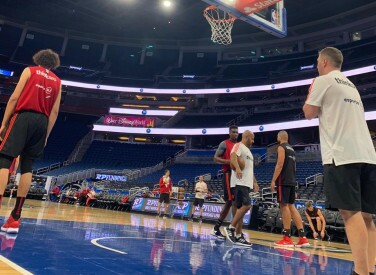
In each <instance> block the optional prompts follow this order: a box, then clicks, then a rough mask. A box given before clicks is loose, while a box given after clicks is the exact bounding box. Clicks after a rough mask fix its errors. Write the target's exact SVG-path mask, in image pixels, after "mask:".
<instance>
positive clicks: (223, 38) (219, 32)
mask: <svg viewBox="0 0 376 275" xmlns="http://www.w3.org/2000/svg"><path fill="white" fill-rule="evenodd" d="M204 17H205V18H206V20H207V21H208V22H209V24H210V27H211V31H212V35H211V40H212V41H213V42H214V43H218V44H221V45H229V44H231V43H232V38H231V30H232V26H233V25H234V22H235V20H236V18H235V17H234V16H232V15H231V14H229V13H227V12H225V11H222V10H220V9H218V8H217V7H215V6H209V7H207V8H206V9H205V10H204Z"/></svg>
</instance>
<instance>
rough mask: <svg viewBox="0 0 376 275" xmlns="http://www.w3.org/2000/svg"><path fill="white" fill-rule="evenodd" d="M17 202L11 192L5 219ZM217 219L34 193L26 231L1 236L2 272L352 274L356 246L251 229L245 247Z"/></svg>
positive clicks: (4, 209)
mask: <svg viewBox="0 0 376 275" xmlns="http://www.w3.org/2000/svg"><path fill="white" fill-rule="evenodd" d="M13 203H14V201H12V200H9V199H8V198H4V201H3V205H2V209H1V210H0V211H1V212H0V216H2V217H4V218H3V221H4V219H6V218H7V216H8V215H9V213H10V211H11V209H12V206H13ZM3 221H2V222H3ZM212 226H213V225H211V224H205V223H203V224H199V223H196V222H194V223H192V222H187V221H182V220H180V219H179V220H178V219H166V220H164V219H161V218H156V217H155V216H150V215H143V214H138V213H136V214H135V213H125V212H117V211H111V210H103V209H96V208H88V207H82V206H74V205H66V204H58V203H52V202H42V201H33V200H27V201H26V203H25V206H24V209H23V213H22V223H21V227H20V232H19V234H18V235H17V236H9V234H1V235H0V237H1V246H0V247H1V251H0V254H1V256H0V274H7V275H8V274H9V275H13V274H164V273H168V274H217V275H220V274H285V275H288V274H291V275H292V274H350V273H351V269H352V263H351V262H350V260H351V254H350V250H349V246H348V245H345V244H339V243H329V242H321V241H311V244H312V245H311V247H309V248H304V249H303V248H302V249H298V248H296V249H294V248H292V249H280V248H275V247H274V246H273V242H274V241H276V240H279V239H280V235H278V234H269V233H265V232H257V231H249V230H244V233H245V235H246V236H247V237H248V238H249V239H250V240H251V242H252V243H253V244H254V245H253V246H252V248H251V249H244V248H241V247H235V246H233V245H231V244H229V243H228V242H223V241H218V240H216V239H215V238H214V237H212V236H211V235H210V231H211V229H212ZM250 270H252V272H251V273H249V272H250ZM27 271H29V272H30V273H27Z"/></svg>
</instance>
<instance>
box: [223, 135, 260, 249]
mask: <svg viewBox="0 0 376 275" xmlns="http://www.w3.org/2000/svg"><path fill="white" fill-rule="evenodd" d="M254 139H255V135H254V134H253V133H252V132H251V131H248V130H246V131H245V132H244V133H243V135H242V140H241V142H239V143H236V144H235V145H234V148H232V151H231V157H230V161H231V164H232V165H233V166H234V168H235V173H231V187H233V188H235V191H234V197H235V205H236V207H237V211H236V214H235V216H234V218H233V219H232V221H231V224H230V225H229V226H228V227H227V228H226V234H227V239H228V240H230V241H231V242H232V243H234V244H238V245H243V246H251V245H252V244H251V243H249V242H248V241H247V240H246V239H245V238H244V236H243V234H242V227H243V218H244V215H245V214H246V213H247V212H248V210H249V209H251V203H250V198H249V193H250V192H251V189H254V191H255V192H258V189H259V187H258V184H257V181H256V178H255V176H254V172H253V155H252V153H251V150H250V149H249V148H250V147H251V146H252V144H253V143H254ZM238 157H239V158H242V159H243V160H244V169H243V170H241V169H240V166H239V163H238Z"/></svg>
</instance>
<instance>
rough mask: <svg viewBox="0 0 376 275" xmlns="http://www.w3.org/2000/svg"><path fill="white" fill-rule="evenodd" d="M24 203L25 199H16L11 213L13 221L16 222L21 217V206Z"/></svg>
mask: <svg viewBox="0 0 376 275" xmlns="http://www.w3.org/2000/svg"><path fill="white" fill-rule="evenodd" d="M24 202H25V197H17V200H16V205H15V206H14V209H13V211H12V213H11V215H12V217H13V219H15V220H18V219H19V218H20V217H21V211H22V206H23V204H24Z"/></svg>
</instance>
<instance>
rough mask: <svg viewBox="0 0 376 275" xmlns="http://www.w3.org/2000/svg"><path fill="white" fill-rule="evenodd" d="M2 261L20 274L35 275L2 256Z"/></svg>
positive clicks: (0, 258)
mask: <svg viewBox="0 0 376 275" xmlns="http://www.w3.org/2000/svg"><path fill="white" fill-rule="evenodd" d="M0 261H2V262H4V263H6V264H7V265H9V266H10V267H12V268H13V269H15V270H16V271H18V272H20V273H21V274H23V275H34V274H33V273H31V272H29V271H27V270H26V269H24V268H22V267H20V266H19V265H17V264H16V263H14V262H12V261H11V260H9V259H7V258H5V257H4V256H2V255H0Z"/></svg>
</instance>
